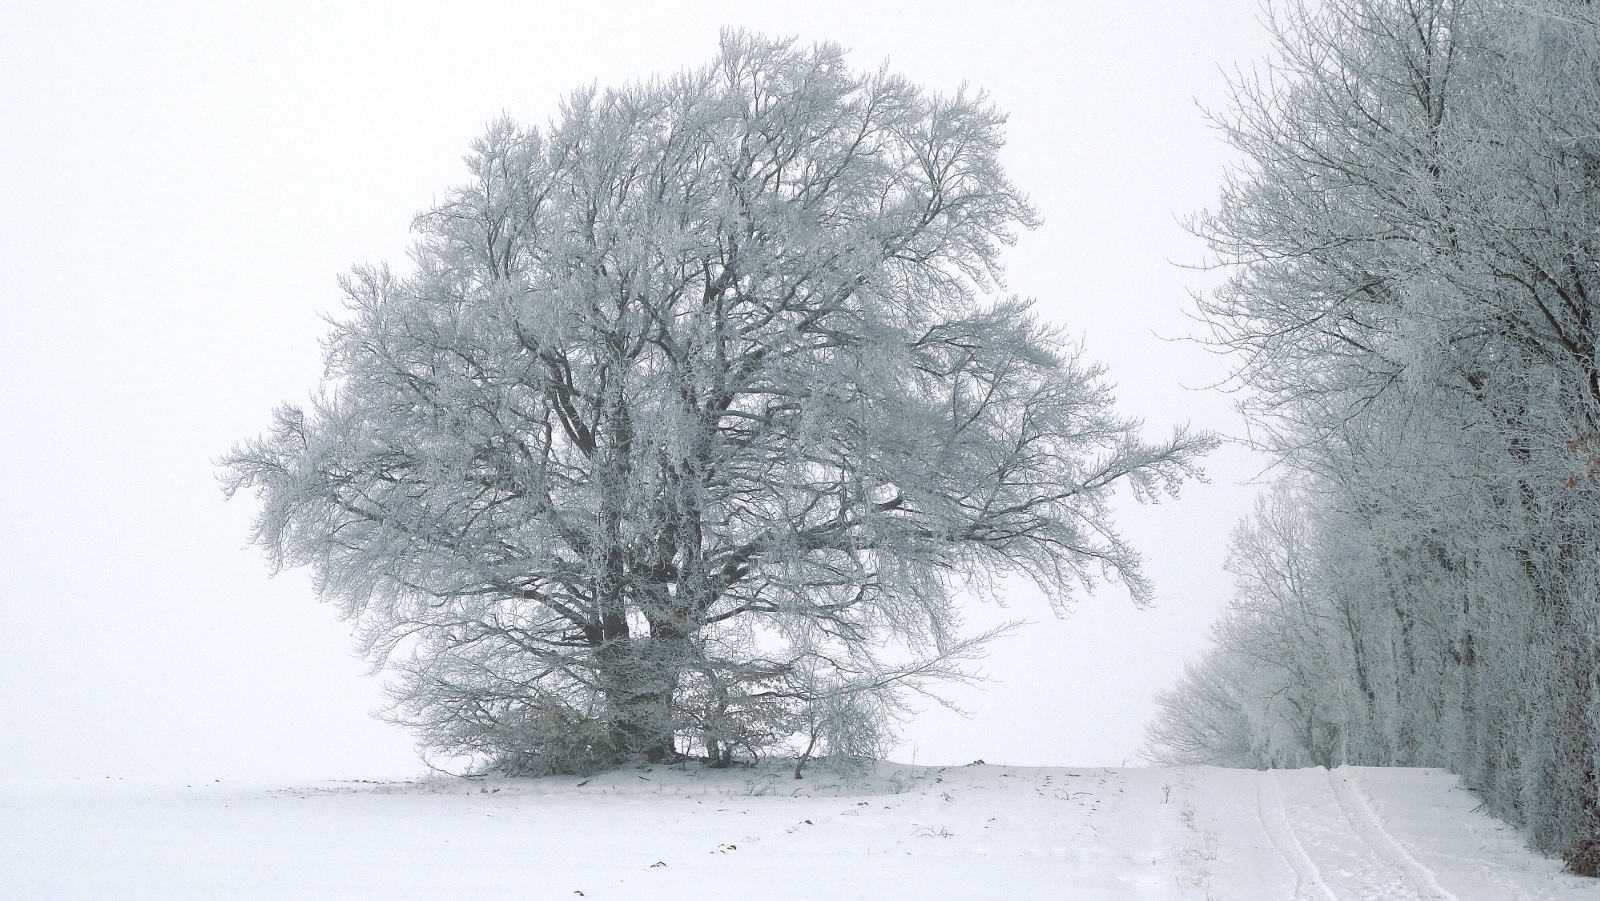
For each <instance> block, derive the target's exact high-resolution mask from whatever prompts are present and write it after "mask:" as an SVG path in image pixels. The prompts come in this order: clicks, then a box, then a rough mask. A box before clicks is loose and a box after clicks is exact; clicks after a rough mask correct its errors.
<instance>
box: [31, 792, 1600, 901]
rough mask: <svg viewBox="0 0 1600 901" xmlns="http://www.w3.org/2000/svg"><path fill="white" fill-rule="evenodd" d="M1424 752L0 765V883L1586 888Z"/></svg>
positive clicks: (1130, 891)
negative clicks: (3, 775)
mask: <svg viewBox="0 0 1600 901" xmlns="http://www.w3.org/2000/svg"><path fill="white" fill-rule="evenodd" d="M1476 806H1477V802H1476V800H1475V799H1474V798H1473V797H1472V796H1471V795H1470V794H1469V793H1467V792H1465V791H1462V790H1461V789H1459V788H1457V787H1456V780H1455V777H1453V776H1450V775H1448V774H1446V773H1442V772H1440V771H1437V770H1403V769H1359V768H1347V769H1339V770H1334V771H1332V772H1329V771H1327V770H1322V769H1311V770H1289V771H1274V772H1270V773H1257V772H1251V771H1247V770H1224V769H1211V768H1184V769H1167V770H1163V769H1120V770H1102V769H1071V768H1066V769H1060V768H1046V769H1035V768H1020V767H997V766H967V767H950V768H942V769H941V768H929V767H907V766H896V765H892V764H885V765H883V766H882V767H881V768H880V769H879V770H878V771H877V772H876V774H870V775H867V776H858V777H855V778H853V779H849V780H846V779H842V778H840V777H839V776H836V775H833V774H830V773H827V772H825V771H812V772H810V773H808V774H807V777H806V778H805V779H804V780H800V781H796V780H794V779H793V778H792V776H790V775H788V774H784V773H780V772H770V773H764V774H761V773H752V772H751V771H748V770H745V771H722V772H714V773H713V772H706V773H692V772H683V771H680V770H675V769H667V768H662V767H655V768H653V769H649V770H642V769H630V770H622V771H619V772H616V773H610V774H606V775H603V776H598V777H595V778H593V779H589V780H581V779H575V778H552V779H543V780H526V781H523V780H518V781H492V782H490V781H482V780H477V781H456V780H436V781H429V782H419V783H409V784H370V783H348V782H344V783H324V784H321V785H318V786H315V787H307V788H301V789H295V790H285V789H282V788H281V787H279V788H274V787H271V786H266V785H261V784H244V783H239V784H230V783H227V782H211V783H208V784H199V783H195V784H189V785H183V784H177V785H170V784H169V785H151V784H133V783H130V782H123V781H119V780H99V781H89V780H83V781H70V782H38V781H20V780H10V781H0V898H4V899H8V901H24V899H51V901H63V899H89V898H93V899H119V901H132V899H164V901H166V899H188V898H206V899H219V898H227V899H235V898H237V899H255V898H261V899H265V898H273V899H369V898H370V899H383V901H405V899H445V898H450V899H458V898H472V899H513V898H514V899H543V898H551V899H572V898H579V897H583V898H586V899H596V898H608V899H609V898H650V899H663V901H679V899H681V901H691V899H692V901H717V899H802V898H803V899H819V898H823V899H855V898H862V899H874V901H878V899H885V901H887V899H916V901H930V899H945V898H948V899H983V898H994V899H1001V898H1003V899H1007V901H1017V899H1035V898H1038V899H1056V901H1078V899H1092V901H1112V899H1123V898H1130V899H1131V898H1138V899H1214V901H1252V899H1261V901H1289V899H1305V901H1346V899H1351V901H1353V899H1408V901H1409V899H1426V901H1438V899H1454V901H1469V899H1470V901H1520V899H1535V898H1537V899H1562V901H1565V899H1579V898H1582V899H1590V901H1595V899H1600V884H1597V883H1596V881H1595V880H1591V879H1580V878H1577V877H1572V876H1567V875H1564V874H1562V873H1561V872H1560V867H1559V865H1558V864H1557V863H1556V862H1555V861H1551V860H1547V859H1544V858H1541V857H1538V856H1536V855H1534V854H1531V853H1529V852H1527V851H1525V850H1523V848H1522V845H1521V842H1520V841H1519V839H1518V837H1517V834H1516V833H1515V832H1514V831H1513V830H1511V829H1509V828H1507V827H1505V826H1504V825H1503V824H1501V823H1498V822H1496V821H1495V820H1492V819H1490V818H1489V817H1487V816H1485V815H1483V814H1482V813H1479V812H1476V811H1475V808H1476Z"/></svg>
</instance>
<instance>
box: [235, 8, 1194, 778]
mask: <svg viewBox="0 0 1600 901" xmlns="http://www.w3.org/2000/svg"><path fill="white" fill-rule="evenodd" d="M1002 122H1003V118H1002V116H1001V115H1000V114H999V113H997V112H995V111H994V109H993V108H991V107H990V106H989V105H987V104H986V103H985V102H984V99H983V98H982V97H981V96H977V97H974V96H970V95H968V94H966V93H964V92H958V93H957V94H956V95H954V96H936V95H930V94H927V93H924V92H922V91H920V90H918V89H916V88H914V87H912V86H911V85H909V84H907V83H906V82H905V81H903V80H901V79H899V78H897V77H895V76H892V75H889V74H887V73H885V72H882V71H880V72H878V73H876V74H873V75H867V76H862V75H857V74H854V73H851V72H850V71H849V70H847V69H846V68H845V67H844V65H843V62H842V59H841V54H840V51H839V49H838V48H837V47H834V46H832V45H826V44H824V45H819V46H816V47H812V48H800V47H797V46H795V45H793V44H792V43H790V42H781V41H776V42H775V41H768V40H764V39H760V38H755V37H750V36H745V35H740V34H726V35H724V38H723V41H722V48H721V53H720V55H719V56H718V58H717V59H716V61H715V62H713V63H712V64H711V65H710V66H707V67H706V68H704V69H701V70H699V71H695V72H689V73H684V74H680V75H677V76H674V77H672V78H670V79H665V80H658V81H651V82H648V83H643V84H637V85H634V86H631V87H628V88H624V89H620V90H612V91H606V92H597V91H593V90H582V91H579V92H578V93H576V94H574V95H573V96H572V98H571V99H570V100H569V101H568V102H567V104H566V105H565V106H564V107H563V109H562V114H561V117H560V121H559V122H557V123H556V124H554V125H552V126H551V127H550V128H548V129H545V130H539V129H522V128H518V127H517V126H515V125H513V124H512V123H510V122H508V121H501V122H497V123H495V124H494V125H493V126H492V127H491V128H490V129H489V132H488V134H487V135H486V136H485V137H484V138H483V139H482V140H480V141H478V142H477V143H476V144H475V145H474V153H473V155H472V156H471V157H469V159H468V165H469V168H470V170H471V173H472V180H471V181H470V182H469V183H468V184H467V185H466V186H464V187H462V188H459V189H457V190H455V191H454V192H453V193H451V195H450V196H449V197H448V199H447V200H446V201H445V202H444V203H442V204H441V205H440V206H439V207H438V208H437V209H435V210H433V211H432V212H430V213H427V214H425V215H423V216H421V217H420V218H419V219H418V220H417V228H418V230H419V232H420V234H421V237H420V239H419V240H418V242H417V244H416V248H415V250H414V252H413V257H414V259H415V261H416V264H417V271H416V273H415V274H414V275H412V276H410V277H405V278H400V277H396V276H395V275H392V274H391V273H390V272H389V271H388V270H387V269H385V268H382V267H379V268H365V269H358V270H356V272H355V274H354V276H353V277H352V278H350V279H348V280H347V281H346V283H345V287H346V290H347V291H348V294H349V307H350V310H351V315H350V316H349V317H348V318H347V319H345V320H344V321H341V322H338V323H337V324H335V326H334V330H333V334H332V337H331V338H330V339H329V341H328V344H327V365H328V372H329V379H330V384H329V385H328V387H327V388H326V389H325V390H324V391H323V392H322V393H321V394H320V395H319V396H318V397H317V399H316V401H315V403H314V405H313V407H312V409H311V410H309V411H306V410H302V409H301V408H298V407H292V406H285V407H283V408H281V409H280V410H279V411H278V413H277V421H276V425H275V426H274V428H273V429H272V431H271V433H270V434H268V435H266V436H265V437H263V438H260V439H258V440H254V441H250V442H247V443H245V444H244V445H242V446H240V447H238V448H236V449H235V450H234V452H233V453H231V454H230V455H229V456H228V457H227V458H226V460H225V465H226V467H227V469H228V476H227V485H228V490H229V491H230V492H232V491H235V490H239V489H241V488H253V489H255V490H256V491H257V493H258V494H259V496H260V498H261V500H262V502H263V510H262V513H261V515H260V518H259V519H258V521H257V523H256V527H255V541H256V542H257V543H258V544H260V545H261V546H262V547H263V548H264V549H265V550H266V551H267V553H268V555H269V557H270V558H271V560H272V563H273V565H274V566H275V567H284V566H297V565H310V566H311V567H312V568H313V570H314V572H315V574H316V580H317V586H318V589H319V591H320V592H321V593H322V594H323V596H324V597H326V598H328V599H331V600H334V601H336V602H337V603H338V604H339V605H340V607H341V610H342V612H343V614H344V616H345V617H347V618H349V619H351V620H353V621H355V622H356V623H357V624H358V625H359V630H360V635H361V638H362V641H361V646H362V649H363V651H364V652H365V653H366V654H368V655H370V656H371V658H372V659H373V660H374V661H375V662H377V663H378V664H380V665H382V664H384V663H388V664H389V665H390V666H392V668H393V669H394V670H395V671H396V672H397V673H398V675H399V679H398V680H397V681H396V682H395V683H394V686H393V689H392V690H393V695H394V699H395V702H396V706H395V714H396V716H397V717H398V718H399V719H401V720H403V721H405V722H408V723H411V724H413V725H414V726H416V727H417V728H418V729H419V731H420V734H421V736H422V741H423V743H424V745H426V746H429V747H431V748H434V749H437V750H441V751H446V752H452V753H468V754H473V755H476V756H478V757H480V758H482V759H484V760H486V761H488V762H491V763H493V764H495V765H497V766H499V767H501V768H503V769H508V770H513V771H523V772H539V771H548V770H552V769H555V770H577V769H584V768H592V767H598V766H604V765H606V764H608V763H610V762H613V761H616V760H618V759H621V758H623V757H625V756H627V755H631V754H642V755H644V756H646V757H648V758H650V759H662V758H665V757H668V756H669V755H673V754H675V753H677V752H678V749H679V742H680V740H682V739H687V740H689V741H691V742H694V743H697V744H699V745H701V746H703V747H704V749H705V750H706V752H707V755H708V756H709V757H710V758H712V759H713V760H717V761H720V762H724V763H725V762H727V761H728V760H730V759H731V755H732V754H733V753H734V751H735V750H736V749H746V750H749V751H759V750H761V749H763V748H768V747H772V746H775V745H777V744H780V743H782V742H784V741H786V740H788V739H789V738H790V737H791V736H793V735H796V734H799V733H807V732H809V733H811V737H812V738H817V736H816V731H815V730H817V729H823V730H827V729H829V728H834V727H837V729H839V730H844V731H843V732H841V733H840V734H838V735H831V736H830V735H822V736H821V737H820V742H821V745H820V746H821V747H824V748H853V747H862V746H864V745H863V742H865V744H866V745H871V744H873V743H874V742H875V741H876V739H875V738H872V736H874V735H877V734H878V733H877V732H875V731H874V729H876V728H880V727H881V726H882V725H884V724H882V723H878V724H875V725H872V727H871V728H868V727H866V726H864V725H863V724H862V723H861V722H859V721H858V720H859V717H860V716H870V717H873V718H881V717H883V716H885V715H886V713H885V711H888V710H891V709H892V703H891V702H892V701H893V699H895V698H899V697H901V696H902V695H903V694H904V692H905V691H906V690H907V689H915V688H918V687H920V686H923V685H924V684H925V683H926V682H927V680H930V679H935V678H945V677H952V676H958V675H959V673H960V670H959V668H958V667H957V664H958V663H959V661H960V660H961V659H963V658H965V657H967V656H970V655H971V654H973V653H975V652H976V650H977V649H978V648H979V647H980V646H981V644H982V643H983V642H984V641H985V640H986V639H987V638H988V637H990V636H976V637H971V638H961V637H959V636H958V634H957V633H958V631H959V629H958V627H959V617H958V615H957V612H956V610H955V609H954V607H953V606H952V601H951V597H952V590H953V589H954V588H956V587H957V585H958V583H960V582H964V581H970V580H976V584H977V585H978V586H979V587H982V585H984V584H986V580H987V579H988V578H989V577H992V576H994V575H996V574H999V573H1004V572H1021V573H1023V574H1025V575H1027V576H1029V577H1031V578H1032V579H1033V581H1034V582H1036V583H1037V584H1038V585H1040V586H1041V587H1042V588H1043V589H1044V590H1045V591H1046V592H1049V593H1051V594H1052V595H1053V596H1057V597H1059V595H1060V593H1061V592H1064V591H1066V590H1067V589H1068V583H1069V582H1073V581H1078V582H1083V583H1089V582H1091V581H1092V580H1094V579H1097V578H1099V577H1102V576H1106V577H1112V578H1117V579H1121V580H1122V581H1124V582H1125V583H1126V584H1127V585H1128V586H1129V588H1130V589H1131V591H1132V593H1133V595H1134V597H1135V598H1136V599H1143V598H1145V597H1147V596H1148V591H1149V589H1148V586H1147V585H1146V583H1145V582H1144V580H1143V579H1142V578H1141V577H1140V574H1139V566H1138V558H1137V556H1136V555H1135V554H1134V552H1133V551H1132V550H1131V549H1130V548H1129V547H1127V546H1126V545H1125V544H1124V542H1123V541H1122V540H1121V539H1120V538H1119V537H1118V536H1117V534H1116V532H1115V531H1114V530H1113V528H1112V526H1111V523H1110V520H1109V518H1108V514H1107V499H1108V496H1109V494H1110V493H1111V491H1112V490H1113V488H1114V487H1115V486H1117V485H1119V484H1123V485H1127V486H1128V487H1130V488H1131V489H1132V490H1133V491H1134V492H1135V493H1136V494H1138V495H1139V496H1141V497H1151V496H1154V495H1156V494H1158V493H1160V492H1170V491H1175V490H1176V488H1177V486H1178V484H1179V482H1180V481H1181V479H1182V478H1184V477H1185V476H1186V475H1189V474H1191V473H1192V472H1193V461H1194V460H1195V458H1196V457H1197V455H1199V454H1200V453H1202V452H1203V451H1204V450H1206V449H1207V448H1208V447H1209V446H1210V445H1211V443H1212V442H1211V439H1210V438H1209V437H1208V436H1203V435H1192V434H1188V433H1186V432H1184V431H1183V430H1179V431H1178V432H1177V433H1176V434H1175V435H1174V437H1173V438H1172V439H1171V440H1170V441H1168V442H1166V443H1164V444H1159V445H1151V444H1145V443H1143V442H1141V441H1140V440H1139V439H1138V438H1137V436H1136V431H1135V426H1134V424H1133V423H1130V422H1128V421H1126V420H1122V419H1119V418H1118V417H1116V416H1115V415H1114V414H1113V413H1112V411H1111V396H1110V393H1109V391H1108V389H1107V388H1106V386H1105V385H1104V384H1103V383H1102V382H1101V381H1100V379H1099V376H1100V370H1099V369H1098V368H1095V367H1092V366H1085V365H1083V364H1081V363H1080V362H1079V360H1078V351H1077V349H1076V348H1075V347H1074V346H1071V345H1069V344H1066V343H1064V342H1063V341H1062V340H1061V339H1060V338H1059V337H1058V335H1057V333H1055V332H1053V331H1052V330H1050V329H1048V328H1045V327H1043V326H1041V325H1039V324H1038V323H1037V322H1036V321H1035V320H1034V318H1033V317H1032V315H1031V313H1030V312H1029V308H1028V305H1027V304H1026V303H1023V302H1020V301H1017V300H1014V299H1013V300H998V301H993V300H991V301H980V298H982V297H983V296H985V295H986V294H988V293H990V292H992V291H993V288H994V286H995V285H996V284H997V282H998V277H999V265H998V262H997V254H998V251H999V248H1000V247H1001V246H1003V245H1006V244H1009V243H1010V242H1011V241H1012V240H1013V232H1014V230H1015V229H1016V228H1018V227H1029V226H1031V225H1032V224H1033V222H1034V213H1033V211H1032V210H1031V209H1030V208H1029V206H1028V204H1027V202H1026V201H1025V199H1024V197H1023V196H1022V194H1021V193H1020V192H1018V191H1017V190H1016V189H1015V188H1014V187H1013V186H1012V185H1011V184H1010V182H1009V181H1007V180H1006V178H1005V176H1004V174H1003V172H1002V171H1001V168H1000V166H999V163H998V161H997V158H996V154H997V152H998V150H999V148H1000V145H1001V132H1000V127H1001V124H1002ZM863 736H866V738H863Z"/></svg>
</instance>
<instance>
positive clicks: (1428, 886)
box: [1324, 766, 1460, 901]
mask: <svg viewBox="0 0 1600 901" xmlns="http://www.w3.org/2000/svg"><path fill="white" fill-rule="evenodd" d="M1324 772H1326V773H1327V775H1328V782H1329V784H1330V785H1332V786H1333V796H1334V798H1335V799H1337V800H1338V802H1339V806H1340V807H1342V808H1344V814H1345V817H1346V818H1348V819H1349V820H1350V825H1351V826H1352V827H1353V828H1354V829H1355V832H1356V834H1357V835H1359V836H1361V840H1362V841H1364V842H1366V843H1367V844H1368V845H1369V846H1371V848H1372V850H1374V851H1376V852H1377V853H1378V855H1379V856H1380V857H1382V858H1383V859H1384V860H1387V861H1388V862H1389V863H1391V864H1393V865H1394V866H1395V868H1397V869H1398V870H1400V872H1402V873H1404V874H1405V875H1406V878H1407V879H1408V880H1409V881H1410V882H1411V886H1412V888H1414V889H1416V892H1417V896H1418V897H1420V898H1423V899H1426V901H1460V899H1459V898H1457V897H1456V896H1455V895H1453V894H1451V893H1449V892H1447V891H1445V890H1444V887H1443V886H1441V885H1439V881H1438V880H1437V879H1435V878H1434V876H1433V872H1432V871H1431V870H1429V869H1428V868H1427V867H1425V866H1423V865H1422V864H1420V863H1418V862H1417V859H1416V858H1415V857H1412V856H1411V854H1410V852H1408V851H1406V849H1405V848H1403V847H1401V845H1400V842H1398V841H1396V840H1395V837H1394V836H1393V835H1390V834H1389V830H1387V829H1385V828H1383V821H1381V820H1379V819H1378V815H1377V814H1376V813H1374V812H1373V810H1372V808H1371V807H1370V806H1369V805H1368V804H1367V799H1366V798H1364V797H1362V795H1361V792H1360V791H1359V790H1358V789H1357V788H1356V787H1355V785H1354V784H1353V783H1352V782H1351V781H1350V768H1349V767H1348V766H1342V767H1339V768H1338V769H1337V770H1325V771H1324Z"/></svg>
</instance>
